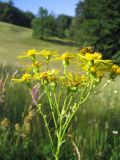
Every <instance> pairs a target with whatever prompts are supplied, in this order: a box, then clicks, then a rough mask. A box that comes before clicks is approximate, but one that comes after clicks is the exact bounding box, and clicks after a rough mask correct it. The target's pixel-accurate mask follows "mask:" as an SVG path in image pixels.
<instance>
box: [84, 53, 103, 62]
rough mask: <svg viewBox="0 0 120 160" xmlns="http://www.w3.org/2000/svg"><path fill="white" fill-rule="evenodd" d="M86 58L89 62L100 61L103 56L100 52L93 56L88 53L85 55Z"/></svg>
mask: <svg viewBox="0 0 120 160" xmlns="http://www.w3.org/2000/svg"><path fill="white" fill-rule="evenodd" d="M85 58H86V59H87V60H89V61H91V60H100V59H101V58H102V55H101V54H100V53H98V52H95V53H93V54H91V53H86V54H85Z"/></svg>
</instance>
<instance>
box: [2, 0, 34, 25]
mask: <svg viewBox="0 0 120 160" xmlns="http://www.w3.org/2000/svg"><path fill="white" fill-rule="evenodd" d="M34 18H35V15H34V14H33V13H32V12H30V11H27V12H24V11H22V10H20V9H19V8H17V7H15V6H14V4H13V2H12V1H9V2H2V1H0V21H3V22H7V23H11V24H15V25H19V26H23V27H29V28H30V27H31V21H32V20H33V19H34Z"/></svg>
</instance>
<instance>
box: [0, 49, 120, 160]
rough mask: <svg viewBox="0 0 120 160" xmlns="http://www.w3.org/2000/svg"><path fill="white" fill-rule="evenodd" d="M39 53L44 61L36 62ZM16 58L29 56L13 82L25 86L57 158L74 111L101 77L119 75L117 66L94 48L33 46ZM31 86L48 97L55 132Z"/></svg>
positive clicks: (28, 123)
mask: <svg viewBox="0 0 120 160" xmlns="http://www.w3.org/2000/svg"><path fill="white" fill-rule="evenodd" d="M38 56H39V57H41V59H40V60H41V61H42V59H44V62H43V61H42V63H39V61H38V59H37V57H38ZM19 58H29V59H30V61H31V64H29V69H28V68H27V69H25V70H26V72H25V73H24V74H23V75H22V76H21V78H20V79H15V78H14V79H13V81H14V82H17V83H21V82H23V83H25V84H26V85H27V86H28V88H29V91H30V93H31V96H32V99H33V103H34V105H35V107H36V108H37V110H38V112H39V113H40V115H41V116H42V118H43V121H44V124H45V127H46V129H47V132H48V136H49V139H50V145H51V150H52V153H53V155H54V157H55V160H58V159H59V154H60V148H61V145H62V143H63V142H64V141H65V140H64V138H65V134H66V132H67V130H68V127H69V124H70V122H71V120H72V118H73V116H74V114H75V113H76V112H77V110H78V109H79V107H80V106H81V104H82V103H83V102H85V101H86V100H87V99H88V97H89V96H90V94H91V91H92V89H93V88H94V87H95V86H96V85H97V84H99V83H100V81H101V79H102V78H103V77H104V78H111V79H114V78H115V77H116V76H117V75H120V67H119V66H117V65H114V64H113V62H112V61H111V60H104V59H102V54H101V53H99V52H96V51H94V48H93V47H86V48H82V49H81V50H79V51H78V52H75V53H71V52H65V53H63V54H62V55H61V54H57V52H56V51H49V50H46V49H45V50H42V51H38V50H35V49H32V50H29V51H27V52H26V53H25V54H24V55H22V56H20V57H19ZM58 60H60V61H62V67H59V66H57V67H59V70H58V69H56V68H53V66H55V65H53V63H54V62H55V61H58ZM51 62H52V63H51ZM50 64H52V66H50ZM34 85H35V86H37V85H39V86H40V87H41V90H40V92H42V94H41V95H40V97H42V96H45V97H47V100H48V103H49V105H48V106H49V109H50V115H51V118H52V122H53V126H54V133H53V129H52V131H51V125H50V123H49V119H50V116H47V115H46V112H45V109H44V108H45V107H43V104H42V102H39V100H38V99H39V98H38V94H39V93H38V90H36V87H35V86H34ZM33 86H34V87H33ZM33 118H34V113H33V112H29V114H28V115H27V116H26V118H25V120H24V129H25V132H24V133H23V137H25V136H26V135H29V134H30V132H31V120H32V119H33ZM3 122H4V123H3ZM3 122H2V124H3V125H5V124H7V125H8V123H6V122H7V121H6V120H4V121H3ZM15 128H16V130H17V131H19V130H20V126H19V125H18V124H16V126H15ZM55 136H56V138H55Z"/></svg>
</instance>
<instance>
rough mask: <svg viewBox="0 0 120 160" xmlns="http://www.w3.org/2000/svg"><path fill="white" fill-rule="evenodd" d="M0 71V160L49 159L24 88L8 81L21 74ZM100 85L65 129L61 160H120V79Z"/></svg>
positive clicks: (41, 127) (44, 136)
mask: <svg viewBox="0 0 120 160" xmlns="http://www.w3.org/2000/svg"><path fill="white" fill-rule="evenodd" d="M0 68H1V69H0V70H1V72H0V77H1V78H0V79H1V80H2V81H1V82H2V84H3V83H4V82H5V81H6V83H5V85H3V86H4V87H1V90H0V97H1V98H2V101H0V148H1V149H0V159H1V160H2V159H3V160H4V159H5V160H12V159H17V160H21V159H22V160H24V159H31V160H39V159H41V160H48V159H49V158H51V159H52V157H51V153H50V144H49V139H48V137H47V134H46V129H45V128H44V125H43V120H42V118H41V117H40V116H39V114H38V113H37V111H36V109H34V105H33V103H32V100H31V98H30V95H29V94H27V88H26V87H25V86H24V85H21V84H19V85H13V84H12V83H11V82H10V79H11V77H12V76H13V75H14V74H16V76H17V75H19V74H20V72H18V71H17V72H16V68H14V67H13V68H10V67H0ZM7 75H8V76H7ZM6 76H7V79H6ZM103 84H104V82H102V84H101V85H100V86H99V87H98V88H97V90H95V91H94V90H93V93H92V94H91V96H90V98H89V100H88V101H87V102H86V103H85V104H84V105H82V106H81V108H80V110H79V112H78V113H77V115H76V116H75V117H74V121H73V122H72V124H71V127H70V128H69V129H68V134H67V143H65V144H64V145H63V148H62V152H61V153H62V154H61V158H60V159H61V160H79V159H78V157H79V156H80V160H119V159H120V153H119V150H120V126H119V124H120V116H119V115H120V106H119V96H120V91H119V89H118V88H119V87H120V84H119V78H118V79H116V80H115V81H111V82H109V83H108V85H106V87H105V88H102V87H103ZM2 95H3V96H2ZM41 101H43V103H44V107H45V108H46V114H47V113H49V109H48V108H49V107H48V103H47V100H46V99H41ZM61 103H62V102H61ZM5 118H7V119H8V120H9V122H8V121H7V120H5ZM50 119H51V118H50ZM3 122H4V123H3ZM50 123H51V122H50ZM16 124H17V125H18V126H17V125H16ZM51 128H52V123H51ZM46 142H47V143H46ZM76 148H77V149H78V153H77V152H76ZM21 152H22V154H21ZM6 153H7V154H6ZM78 154H79V156H78Z"/></svg>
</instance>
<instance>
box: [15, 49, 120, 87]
mask: <svg viewBox="0 0 120 160" xmlns="http://www.w3.org/2000/svg"><path fill="white" fill-rule="evenodd" d="M36 55H39V56H41V57H45V66H43V65H39V62H38V60H37V58H36ZM19 58H30V59H31V65H30V66H31V69H30V70H28V72H26V73H24V74H23V75H22V77H21V78H20V79H13V81H14V82H26V83H27V84H29V83H31V82H32V81H34V80H38V81H39V82H41V84H47V85H48V84H52V85H53V84H54V85H53V86H56V85H61V86H64V87H66V88H69V89H70V90H72V89H73V88H74V89H75V90H76V89H77V88H78V87H79V86H83V84H85V83H88V82H90V81H91V80H94V83H96V82H100V80H101V78H103V77H105V75H106V73H110V77H111V78H114V77H115V76H116V75H120V67H119V66H117V65H113V63H112V61H111V60H103V59H102V54H101V53H99V52H96V51H94V49H93V48H92V47H86V48H82V49H81V50H80V51H79V52H76V53H70V52H65V53H63V54H62V55H59V54H57V51H49V50H46V49H45V50H42V51H38V50H35V49H32V50H28V51H27V52H25V53H24V55H23V56H19ZM51 59H52V60H53V59H54V61H57V60H61V61H62V64H63V70H64V71H59V74H58V71H57V70H56V69H52V70H50V69H49V61H50V60H51ZM54 61H53V62H54ZM70 62H71V65H72V64H75V63H74V62H76V64H77V65H76V68H77V71H78V73H74V70H73V71H72V72H69V71H67V68H68V67H69V65H70ZM62 72H63V74H62ZM107 75H108V74H107ZM83 77H84V78H83Z"/></svg>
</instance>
